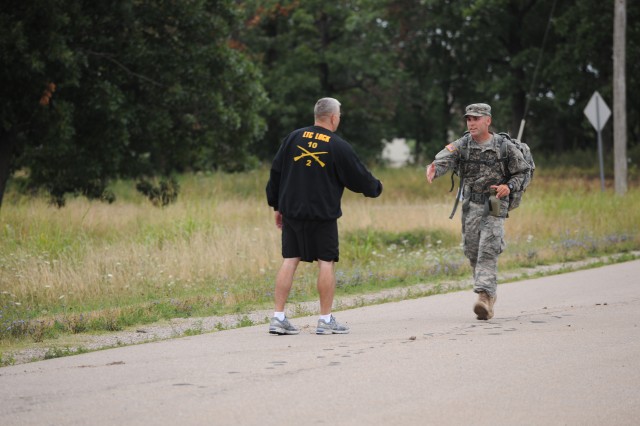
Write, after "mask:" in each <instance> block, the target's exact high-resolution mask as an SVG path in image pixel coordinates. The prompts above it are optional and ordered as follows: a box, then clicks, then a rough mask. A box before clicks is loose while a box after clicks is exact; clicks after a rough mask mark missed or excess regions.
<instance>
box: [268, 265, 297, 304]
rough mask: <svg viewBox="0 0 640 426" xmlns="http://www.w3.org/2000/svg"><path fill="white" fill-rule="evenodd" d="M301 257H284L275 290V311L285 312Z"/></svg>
mask: <svg viewBox="0 0 640 426" xmlns="http://www.w3.org/2000/svg"><path fill="white" fill-rule="evenodd" d="M299 263H300V258H299V257H292V258H288V259H284V261H283V262H282V266H280V270H279V271H278V275H277V276H276V288H275V291H274V293H275V294H274V299H275V311H276V312H284V305H285V303H287V298H288V297H289V292H290V291H291V286H292V285H293V276H294V274H295V273H296V269H297V268H298V264H299Z"/></svg>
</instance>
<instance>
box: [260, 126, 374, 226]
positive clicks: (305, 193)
mask: <svg viewBox="0 0 640 426" xmlns="http://www.w3.org/2000/svg"><path fill="white" fill-rule="evenodd" d="M345 187H346V188H347V189H349V190H351V191H353V192H356V193H361V194H364V195H365V196H366V197H372V198H373V197H377V196H379V195H380V193H381V192H382V183H381V182H380V181H379V180H378V179H376V178H375V177H374V176H373V175H372V174H371V172H369V170H367V168H366V167H365V165H364V164H362V162H361V161H360V159H359V158H358V156H357V155H356V153H355V152H354V150H353V148H352V147H351V145H349V143H347V142H346V141H345V140H343V139H342V138H340V136H338V135H336V134H335V133H333V132H331V131H330V130H328V129H325V128H324V127H319V126H310V127H305V128H302V129H298V130H295V131H293V132H292V133H291V134H289V136H287V137H286V138H285V140H284V141H283V142H282V145H281V146H280V149H279V150H278V152H277V153H276V156H275V158H274V159H273V164H272V166H271V175H270V177H269V182H268V183H267V188H266V191H267V202H268V203H269V205H270V206H271V207H273V208H274V210H276V211H280V213H282V215H283V216H284V217H287V218H291V219H298V220H332V219H337V218H339V217H340V216H342V210H341V209H340V200H341V199H342V193H343V192H344V188H345Z"/></svg>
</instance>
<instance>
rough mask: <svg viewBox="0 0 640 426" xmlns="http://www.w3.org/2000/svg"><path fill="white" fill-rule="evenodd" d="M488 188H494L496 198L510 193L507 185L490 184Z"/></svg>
mask: <svg viewBox="0 0 640 426" xmlns="http://www.w3.org/2000/svg"><path fill="white" fill-rule="evenodd" d="M490 188H491V189H495V190H496V197H498V198H502V197H506V196H508V195H509V194H510V193H511V191H510V190H509V187H508V186H507V185H491V186H490Z"/></svg>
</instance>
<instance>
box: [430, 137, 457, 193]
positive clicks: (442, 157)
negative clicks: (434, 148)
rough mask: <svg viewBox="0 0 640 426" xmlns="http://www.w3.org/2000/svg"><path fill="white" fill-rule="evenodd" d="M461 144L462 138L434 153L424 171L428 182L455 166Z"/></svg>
mask: <svg viewBox="0 0 640 426" xmlns="http://www.w3.org/2000/svg"><path fill="white" fill-rule="evenodd" d="M461 144H462V139H458V140H457V141H455V142H452V143H450V144H449V145H447V146H445V147H444V149H443V150H442V151H440V152H439V153H438V154H437V155H436V158H435V160H433V162H432V163H431V164H429V165H428V166H427V170H426V171H425V176H426V177H427V181H428V182H429V183H431V182H433V180H434V179H435V178H437V177H440V176H442V175H444V174H445V173H447V171H449V170H451V169H453V168H455V167H457V165H458V161H459V159H460V145H461Z"/></svg>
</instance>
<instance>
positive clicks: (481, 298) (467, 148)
mask: <svg viewBox="0 0 640 426" xmlns="http://www.w3.org/2000/svg"><path fill="white" fill-rule="evenodd" d="M464 117H465V119H466V122H467V129H468V130H469V133H468V134H466V135H465V136H463V137H462V138H460V139H458V140H456V141H455V142H453V143H450V144H449V145H447V146H446V147H445V149H443V150H442V151H440V152H439V153H438V154H437V155H436V158H435V160H434V161H433V162H432V163H431V164H429V166H427V170H426V176H427V180H428V181H429V183H431V182H432V181H433V179H435V178H437V177H439V176H442V175H444V174H445V173H446V172H447V171H448V170H450V169H454V170H455V169H457V168H458V166H459V165H461V166H462V169H461V170H460V172H461V173H462V174H461V180H463V182H462V185H463V187H462V195H463V202H462V242H463V247H464V254H465V256H466V257H467V258H468V259H469V261H470V263H471V268H472V269H473V278H474V292H475V293H477V294H478V300H477V302H476V303H475V305H474V307H473V310H474V312H475V314H476V315H477V318H478V319H479V320H488V319H491V318H492V317H493V306H494V303H495V301H496V298H497V294H496V291H497V283H496V276H497V271H498V256H499V255H500V253H502V251H503V250H504V248H505V242H504V220H505V218H506V217H507V212H508V208H509V194H510V193H511V191H513V189H514V188H518V187H519V186H520V184H521V182H522V180H523V179H524V177H525V174H526V172H527V171H528V169H529V165H528V164H527V163H526V161H525V160H524V157H523V156H522V153H521V152H520V151H519V150H518V149H517V148H516V147H515V146H514V145H513V144H512V143H510V142H508V141H507V139H506V138H503V137H502V136H500V135H499V134H495V133H492V132H490V131H489V126H490V125H491V107H490V106H489V105H487V104H471V105H469V106H467V107H466V109H465V116H464ZM503 143H508V146H507V151H506V152H507V156H506V157H507V158H506V159H503V161H499V160H500V146H501V144H503ZM461 152H464V154H461ZM503 152H504V151H503ZM467 153H468V155H467ZM463 156H464V157H466V158H463ZM460 163H462V164H460ZM507 176H508V177H507ZM492 195H493V197H492ZM492 201H493V202H492ZM492 207H493V208H492Z"/></svg>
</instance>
